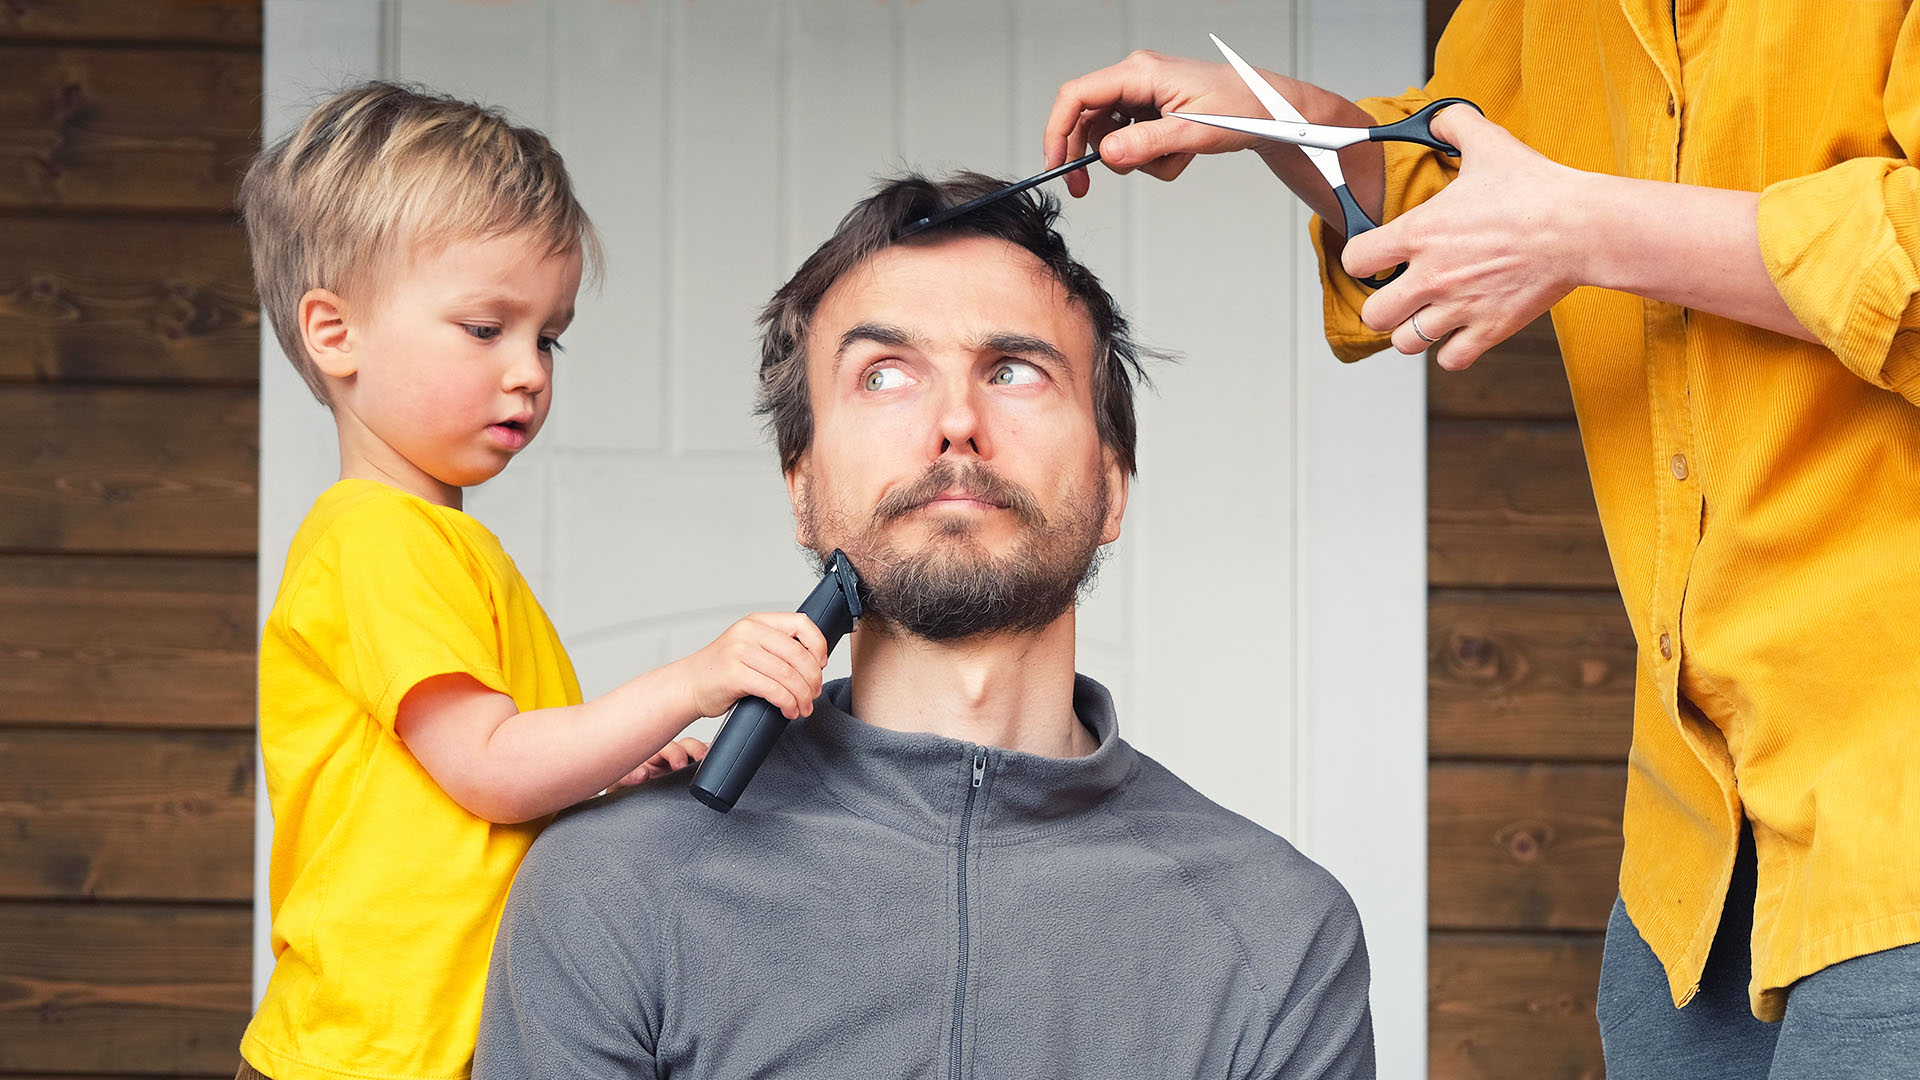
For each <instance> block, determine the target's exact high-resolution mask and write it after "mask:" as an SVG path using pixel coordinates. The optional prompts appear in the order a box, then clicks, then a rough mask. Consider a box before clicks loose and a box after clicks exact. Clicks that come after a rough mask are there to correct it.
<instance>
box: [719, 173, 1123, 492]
mask: <svg viewBox="0 0 1920 1080" xmlns="http://www.w3.org/2000/svg"><path fill="white" fill-rule="evenodd" d="M1004 186H1006V182H1005V181H1002V180H997V179H995V178H993V177H991V176H983V175H981V174H979V173H975V172H962V173H956V174H954V175H953V176H951V177H949V178H948V179H946V180H930V179H928V178H927V177H925V176H922V175H920V174H918V173H909V174H908V175H906V176H902V177H899V178H897V179H894V180H889V181H886V182H884V183H882V184H881V185H880V187H879V188H878V189H877V190H875V191H874V193H873V194H872V195H870V196H868V197H867V198H866V199H864V200H862V201H861V202H860V203H859V204H858V205H856V206H855V207H854V208H853V209H852V210H850V211H848V213H847V216H846V217H844V218H842V219H841V220H840V225H839V227H838V228H836V229H835V230H834V232H833V235H832V236H830V237H828V238H827V241H826V243H824V244H821V245H820V246H819V248H817V249H815V251H814V253H813V254H812V255H810V256H808V257H807V261H806V262H804V263H802V264H801V265H800V269H799V270H797V271H795V273H794V275H793V277H791V278H789V279H788V280H787V283H786V284H785V285H782V286H780V288H779V290H778V291H777V292H775V293H774V294H773V299H772V300H770V301H768V302H767V306H766V308H765V310H763V311H761V313H760V327H761V335H760V393H759V399H758V401H757V402H756V403H755V406H754V411H755V412H756V413H758V414H759V415H762V416H765V417H766V418H767V426H768V427H769V428H771V429H772V430H773V434H774V439H775V441H776V443H777V444H778V446H779V448H780V469H781V471H783V472H786V471H790V470H791V469H792V468H793V467H794V465H796V464H797V463H798V462H799V460H800V455H801V454H803V453H805V452H806V450H807V447H809V446H811V445H812V444H813V400H812V398H811V397H810V396H809V393H808V387H807V355H806V341H807V327H808V325H809V324H810V323H811V322H812V321H813V314H814V311H815V309H816V308H818V307H819V306H820V299H821V297H824V296H825V295H826V294H827V290H828V289H830V288H832V287H833V283H834V282H836V281H838V280H840V279H841V278H842V277H844V276H845V275H846V274H847V273H848V272H849V271H851V270H853V269H854V268H855V267H857V266H859V265H860V264H861V263H863V262H865V261H866V260H867V259H868V258H870V257H871V256H873V255H875V254H876V253H878V252H880V251H882V250H884V249H886V248H889V247H892V246H894V245H895V244H903V243H904V244H916V243H924V242H927V241H932V240H939V239H943V238H945V237H949V236H991V237H996V238H998V239H1001V240H1005V241H1007V242H1008V243H1011V244H1013V245H1015V246H1017V247H1020V248H1024V249H1026V250H1027V251H1030V252H1032V253H1033V255H1034V257H1035V258H1037V259H1039V260H1040V261H1041V263H1043V264H1045V266H1046V268H1047V270H1048V271H1049V272H1050V273H1052V274H1053V276H1054V279H1055V280H1057V281H1059V282H1060V285H1061V287H1063V288H1065V289H1066V291H1067V295H1068V296H1071V297H1072V298H1073V299H1075V300H1076V301H1078V302H1079V303H1080V305H1081V306H1082V307H1083V308H1085V310H1086V313H1087V316H1088V317H1089V318H1090V319H1091V320H1092V322H1093V409H1094V418H1095V421H1096V423H1097V425H1098V428H1099V432H1100V442H1101V444H1102V445H1103V446H1105V447H1106V448H1107V449H1109V450H1112V451H1113V453H1114V455H1115V457H1117V458H1118V459H1119V461H1120V464H1121V465H1123V466H1125V468H1126V470H1127V473H1128V474H1129V475H1131V474H1133V473H1134V472H1135V471H1136V470H1135V466H1134V440H1135V422H1134V415H1133V386H1134V383H1135V382H1136V381H1137V382H1140V383H1143V384H1144V383H1145V382H1146V381H1147V376H1146V372H1145V371H1144V370H1143V369H1142V367H1141V364H1140V360H1141V355H1142V352H1143V350H1142V349H1141V348H1140V346H1139V345H1137V344H1135V343H1134V340H1133V338H1132V336H1131V335H1130V334H1129V333H1128V330H1127V320H1126V317H1125V316H1123V315H1121V314H1120V309H1119V308H1118V307H1117V306H1116V305H1115V304H1114V302H1113V297H1112V296H1110V295H1108V293H1107V290H1106V289H1105V288H1103V287H1102V286H1101V284H1100V279H1099V278H1096V277H1094V276H1093V272H1092V271H1090V270H1088V269H1087V268H1086V267H1085V266H1083V265H1081V264H1080V263H1079V262H1077V261H1075V259H1074V258H1073V256H1072V255H1070V254H1068V253H1067V244H1066V241H1064V240H1062V239H1061V238H1060V234H1059V233H1058V232H1056V231H1055V230H1054V227H1053V225H1054V222H1055V220H1056V219H1058V218H1059V216H1060V202H1059V200H1057V199H1055V198H1054V197H1053V196H1051V195H1048V194H1045V193H1043V192H1037V191H1027V192H1022V193H1020V194H1018V195H1012V196H1009V197H1007V198H1004V199H1000V200H997V201H995V202H992V203H989V204H987V205H985V206H982V207H980V208H978V209H975V210H971V211H969V212H967V213H965V214H962V215H960V216H959V217H958V218H955V219H954V220H952V221H949V222H945V223H943V224H941V225H937V226H934V227H933V228H930V229H927V230H925V231H923V232H919V233H915V234H913V235H912V236H906V237H903V236H902V235H901V233H902V232H903V231H904V230H905V229H906V227H907V226H908V225H910V224H912V223H913V222H916V221H919V220H920V219H921V218H924V217H928V216H930V215H932V214H936V213H938V212H940V211H941V210H945V209H947V208H948V207H950V206H958V205H959V204H961V203H963V202H967V201H968V200H970V199H974V198H977V197H978V196H981V195H985V194H987V193H989V192H993V191H998V190H999V189H1000V188H1002V187H1004ZM1147 355H1154V354H1152V353H1150V352H1149V353H1147Z"/></svg>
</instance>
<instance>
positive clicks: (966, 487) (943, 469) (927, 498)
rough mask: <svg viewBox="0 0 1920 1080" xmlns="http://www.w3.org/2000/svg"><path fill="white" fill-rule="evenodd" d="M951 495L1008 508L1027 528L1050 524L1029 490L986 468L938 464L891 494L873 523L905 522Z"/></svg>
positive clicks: (939, 462)
mask: <svg viewBox="0 0 1920 1080" xmlns="http://www.w3.org/2000/svg"><path fill="white" fill-rule="evenodd" d="M950 492H951V493H957V494H960V495H964V496H965V497H967V498H969V499H977V500H979V501H980V502H984V503H992V504H993V505H995V506H1000V507H1005V508H1006V509H1007V510H1009V511H1012V513H1013V515H1014V516H1015V517H1017V518H1019V519H1020V522H1021V523H1022V524H1024V525H1029V526H1032V527H1035V528H1039V527H1043V526H1045V525H1046V523H1047V517H1046V514H1044V513H1043V512H1041V510H1040V500H1038V499H1036V498H1034V497H1033V493H1032V492H1030V491H1028V490H1027V489H1026V488H1023V487H1021V486H1020V485H1019V484H1016V483H1014V482H1013V481H1011V480H1008V479H1006V478H1005V477H1003V476H1001V475H1000V474H999V473H996V472H994V471H993V470H992V469H989V468H987V467H986V466H985V465H969V466H965V467H962V466H959V465H955V464H954V463H952V462H950V461H936V462H934V463H933V464H932V465H929V466H928V467H927V471H926V472H924V473H921V474H920V478H919V479H917V480H915V481H914V482H913V483H911V484H908V485H907V486H905V487H902V488H896V489H895V490H893V491H891V492H889V493H887V495H886V496H885V497H884V498H882V499H881V500H880V502H879V505H877V506H875V507H874V508H873V523H874V524H875V525H884V524H886V523H887V522H890V521H893V520H895V519H898V518H903V517H905V516H907V515H908V514H911V513H913V512H914V511H915V510H918V509H920V508H921V507H923V506H925V505H927V504H928V503H930V502H932V501H933V500H934V499H937V498H939V497H940V496H941V495H944V494H948V493H950Z"/></svg>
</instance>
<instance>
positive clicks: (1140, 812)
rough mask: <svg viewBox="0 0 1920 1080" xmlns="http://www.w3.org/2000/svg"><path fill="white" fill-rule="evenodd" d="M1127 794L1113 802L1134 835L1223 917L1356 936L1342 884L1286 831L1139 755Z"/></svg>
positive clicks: (1251, 926) (1254, 929) (1249, 926)
mask: <svg viewBox="0 0 1920 1080" xmlns="http://www.w3.org/2000/svg"><path fill="white" fill-rule="evenodd" d="M1140 757H1141V768H1140V772H1139V775H1138V776H1137V777H1136V779H1135V781H1134V783H1133V784H1132V785H1130V791H1129V793H1128V795H1129V797H1128V798H1126V799H1123V800H1120V801H1119V802H1118V803H1117V804H1116V805H1115V806H1114V810H1115V812H1116V813H1118V814H1120V815H1121V816H1123V817H1125V818H1127V819H1128V821H1129V825H1130V827H1131V828H1132V829H1133V830H1134V832H1135V834H1136V835H1137V836H1138V837H1139V838H1140V839H1141V841H1142V842H1143V843H1145V844H1148V845H1149V846H1151V847H1153V848H1155V849H1156V850H1158V851H1159V852H1160V853H1161V854H1162V855H1164V856H1165V857H1166V858H1168V859H1170V860H1172V861H1173V862H1175V863H1177V864H1178V865H1179V866H1180V868H1181V871H1182V873H1183V874H1184V875H1185V876H1186V878H1187V880H1188V881H1189V882H1191V883H1192V885H1193V887H1194V889H1195V890H1196V891H1198V892H1199V893H1201V895H1202V896H1203V897H1204V898H1205V899H1206V901H1207V902H1208V904H1209V905H1211V906H1212V907H1214V908H1215V909H1216V910H1217V911H1218V912H1219V913H1220V914H1221V915H1222V916H1223V917H1224V918H1226V919H1227V920H1228V921H1230V922H1232V923H1234V924H1235V925H1236V926H1240V927H1242V928H1244V929H1246V930H1247V931H1248V932H1249V933H1254V934H1258V933H1260V929H1259V928H1261V927H1274V928H1278V929H1290V928H1297V929H1299V930H1301V931H1308V930H1309V929H1310V928H1311V932H1313V933H1315V934H1320V933H1326V932H1329V931H1331V932H1333V933H1335V934H1339V935H1342V936H1351V937H1352V938H1353V939H1355V940H1356V941H1357V940H1358V938H1359V935H1360V917H1359V912H1358V910H1357V909H1356V908H1355V906H1354V903H1353V899H1352V897H1351V896H1349V895H1348V893H1347V890H1346V887H1345V886H1343V885H1341V884H1340V882H1339V880H1338V879H1336V878H1335V877H1334V876H1333V874H1332V873H1330V872H1329V871H1327V869H1326V868H1325V867H1322V866H1321V865H1320V864H1319V863H1316V862H1314V861H1313V860H1312V859H1311V858H1308V857H1307V856H1306V855H1305V854H1304V853H1302V852H1301V851H1300V849H1298V848H1296V847H1294V846H1293V844H1292V843H1291V842H1289V841H1288V840H1287V839H1286V838H1285V837H1283V836H1281V835H1279V834H1278V833H1275V832H1273V831H1272V830H1269V829H1267V828H1265V827H1263V826H1261V825H1259V824H1258V823H1256V822H1254V821H1252V820H1250V819H1248V818H1246V817H1244V816H1242V815H1240V814H1237V813H1235V812H1233V811H1232V810H1229V809H1227V808H1226V807H1224V806H1221V805H1220V804H1219V803H1216V802H1214V801H1213V800H1212V799H1209V798H1208V797H1207V796H1205V795H1203V794H1201V793H1200V792H1199V791H1196V790H1195V789H1194V788H1193V787H1192V785H1190V784H1188V783H1187V782H1186V781H1184V780H1181V779H1180V778H1179V777H1178V776H1176V775H1174V774H1173V772H1172V771H1171V770H1169V769H1168V768H1167V767H1166V766H1164V765H1161V764H1160V763H1159V762H1157V761H1154V760H1153V759H1152V758H1150V757H1147V756H1146V755H1144V754H1142V755H1141V756H1140Z"/></svg>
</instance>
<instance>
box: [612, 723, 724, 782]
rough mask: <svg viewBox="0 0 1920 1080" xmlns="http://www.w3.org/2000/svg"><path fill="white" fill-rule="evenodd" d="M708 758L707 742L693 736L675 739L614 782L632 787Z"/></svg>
mask: <svg viewBox="0 0 1920 1080" xmlns="http://www.w3.org/2000/svg"><path fill="white" fill-rule="evenodd" d="M705 760H707V744H706V743H703V742H701V741H700V740H699V739H695V738H693V737H691V736H689V737H687V738H684V739H675V740H674V741H672V742H670V743H668V744H667V745H665V746H663V747H661V748H660V752H659V753H657V754H655V755H653V756H652V757H650V758H648V759H647V760H646V761H644V762H642V763H641V764H640V767H639V768H637V769H635V770H633V771H632V772H630V773H628V774H627V775H625V776H623V777H621V778H620V779H618V780H616V781H614V782H613V786H614V787H617V788H621V787H632V786H633V785H635V784H644V783H646V782H647V781H649V780H657V779H659V778H660V777H662V776H666V775H668V774H670V773H677V772H679V771H680V770H681V769H684V768H686V767H687V766H689V765H692V764H694V763H695V762H699V761H705Z"/></svg>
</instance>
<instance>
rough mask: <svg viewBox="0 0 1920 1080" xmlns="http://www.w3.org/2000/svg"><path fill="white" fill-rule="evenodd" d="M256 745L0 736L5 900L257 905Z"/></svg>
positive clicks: (113, 735) (195, 735) (223, 738)
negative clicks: (254, 844) (255, 866)
mask: <svg viewBox="0 0 1920 1080" xmlns="http://www.w3.org/2000/svg"><path fill="white" fill-rule="evenodd" d="M253 786H254V785H253V734H252V733H251V732H246V731H231V732H175V731H156V732H97V731H7V730H0V896H4V897H10V898H16V897H26V898H29V899H97V900H194V901H199V900H232V901H236V902H244V901H247V900H249V899H251V898H252V896H253Z"/></svg>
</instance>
